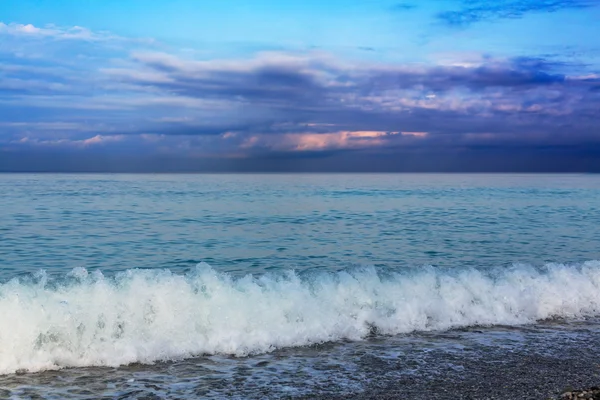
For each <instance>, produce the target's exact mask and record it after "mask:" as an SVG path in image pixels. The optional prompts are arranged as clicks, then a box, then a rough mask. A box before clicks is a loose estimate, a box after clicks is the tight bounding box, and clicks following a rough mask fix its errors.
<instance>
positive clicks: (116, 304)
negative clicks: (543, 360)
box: [0, 261, 600, 374]
mask: <svg viewBox="0 0 600 400" xmlns="http://www.w3.org/2000/svg"><path fill="white" fill-rule="evenodd" d="M599 313H600V261H589V262H586V263H583V264H579V265H562V264H549V265H545V266H543V267H539V268H536V267H533V266H528V265H514V266H512V267H509V268H502V269H500V268H498V269H493V270H477V269H455V270H450V269H438V268H433V267H428V268H423V269H419V270H410V271H408V270H407V271H403V272H391V271H383V270H378V269H376V268H359V269H351V270H345V271H338V272H313V273H296V272H294V271H285V272H281V273H276V274H275V273H274V274H265V275H260V276H252V275H247V276H245V277H239V278H234V277H231V276H229V275H227V274H224V273H220V272H217V271H215V270H214V269H212V268H211V267H210V266H208V265H207V264H205V263H202V264H200V265H198V266H197V267H196V268H195V269H194V270H193V271H191V272H189V273H187V274H185V275H180V274H175V273H172V272H170V271H168V270H158V271H157V270H127V271H124V272H122V273H119V274H117V275H115V276H113V277H106V276H104V275H102V274H101V273H100V272H98V271H96V272H88V271H86V270H85V269H75V270H73V271H72V272H71V273H69V274H68V275H67V276H64V277H62V278H61V279H58V280H54V279H51V278H50V277H49V276H47V275H46V274H45V273H43V272H40V273H39V274H37V275H36V277H35V278H31V279H13V280H12V281H10V282H7V283H4V284H1V285H0V374H8V373H14V372H16V371H19V370H27V371H40V370H45V369H56V368H62V367H82V366H118V365H123V364H129V363H133V362H141V363H151V362H154V361H159V360H171V359H180V358H184V357H190V356H194V355H200V354H231V355H236V356H243V355H248V354H254V353H261V352H268V351H272V350H274V349H276V348H281V347H289V346H303V345H309V344H314V343H321V342H327V341H336V340H341V339H350V340H359V339H361V338H364V337H366V336H368V335H369V334H370V332H372V331H373V330H376V331H377V332H378V333H382V334H398V333H407V332H412V331H428V330H445V329H450V328H457V327H466V326H473V325H497V324H502V325H519V324H526V323H532V322H535V321H537V320H541V319H547V318H552V317H559V318H571V317H583V316H594V315H596V314H599Z"/></svg>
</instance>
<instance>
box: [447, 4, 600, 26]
mask: <svg viewBox="0 0 600 400" xmlns="http://www.w3.org/2000/svg"><path fill="white" fill-rule="evenodd" d="M598 5H600V2H599V1H598V0H498V1H488V0H463V1H462V8H461V9H459V10H451V11H444V12H442V13H439V14H438V15H437V18H438V19H439V20H441V21H442V22H444V23H445V24H448V25H450V26H455V27H467V26H469V25H472V24H474V23H477V22H481V21H493V20H498V19H516V18H522V17H523V16H525V15H526V14H528V13H534V12H538V13H539V12H546V13H552V12H558V11H562V10H568V9H584V8H589V7H594V6H598Z"/></svg>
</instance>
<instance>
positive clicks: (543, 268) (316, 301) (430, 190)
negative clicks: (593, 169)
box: [0, 174, 600, 398]
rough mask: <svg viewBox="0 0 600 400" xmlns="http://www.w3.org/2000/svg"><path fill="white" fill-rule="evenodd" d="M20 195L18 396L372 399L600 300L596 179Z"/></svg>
mask: <svg viewBox="0 0 600 400" xmlns="http://www.w3.org/2000/svg"><path fill="white" fill-rule="evenodd" d="M0 202H1V207H0V266H1V269H0V282H1V283H0V373H3V374H5V375H3V376H2V377H1V378H0V388H3V389H0V390H7V391H8V392H4V393H5V394H6V395H7V396H8V395H11V396H13V397H14V398H27V397H35V396H37V395H41V396H44V397H49V398H62V397H65V396H76V397H84V396H88V397H89V398H97V397H99V396H108V397H118V396H125V397H127V396H129V397H131V398H135V397H139V396H142V395H144V396H159V397H160V398H173V397H197V396H200V395H201V396H215V397H222V396H234V395H235V396H238V397H240V398H247V397H264V396H268V397H282V396H283V397H285V396H311V395H315V394H322V395H324V394H331V395H333V394H337V395H350V394H355V393H361V392H363V391H364V390H366V388H367V387H368V386H369V385H371V384H373V382H377V381H378V380H380V379H383V377H387V378H386V379H392V378H393V377H397V376H400V375H402V376H404V375H406V374H409V375H410V374H417V375H419V377H421V378H423V376H425V377H426V376H429V375H428V374H434V375H435V374H436V373H441V372H440V371H442V370H444V371H449V370H448V368H450V370H451V369H452V368H454V367H453V365H454V364H452V363H453V362H454V361H452V360H454V358H453V357H455V356H456V355H453V354H455V353H453V352H456V351H458V352H459V353H457V354H468V355H469V357H471V359H477V357H481V356H483V355H484V354H486V353H489V352H490V351H494V352H500V353H501V352H502V351H506V352H514V351H515V349H519V348H523V347H522V346H525V347H527V348H528V349H530V348H531V343H532V340H533V339H531V338H532V337H535V340H533V342H535V343H536V344H535V347H536V349H537V350H536V352H539V353H544V352H552V351H553V350H552V349H553V348H554V347H555V346H557V345H558V344H557V343H567V342H568V341H569V340H570V339H569V338H575V339H573V340H581V338H583V337H586V335H591V334H590V333H589V332H592V331H594V332H595V330H596V329H597V328H596V323H595V322H593V321H595V318H596V317H598V316H599V314H600V290H599V289H600V262H598V261H594V260H599V259H600V254H599V253H600V248H599V246H598V243H599V239H600V228H599V227H600V213H599V212H598V211H599V207H600V176H596V175H368V174H365V175H341V174H340V175H68V174H65V175H52V174H41V175H34V174H4V175H0ZM548 318H550V319H552V320H554V321H556V322H553V323H551V324H549V323H547V322H546V323H544V324H543V325H539V324H538V325H536V322H537V321H540V320H547V319H548ZM582 318H583V319H586V322H580V323H579V324H583V325H584V327H583V328H581V327H580V325H576V326H579V327H580V328H577V329H579V330H577V329H576V330H573V326H574V325H573V324H574V322H573V321H576V320H578V321H581V320H582ZM532 324H533V325H532ZM482 325H484V326H489V327H490V328H484V329H483V330H481V332H479V331H480V330H479V328H478V332H477V333H473V332H472V330H473V328H472V327H473V326H482ZM500 325H501V326H504V328H499V327H498V326H500ZM511 327H512V328H511ZM456 328H461V329H466V331H457V330H456ZM574 332H575V333H574ZM532 335H533V336H532ZM573 335H574V336H573ZM556 338H559V339H560V340H555V339H556ZM583 342H585V340H584V341H583ZM524 343H525V344H524ZM528 343H529V344H528ZM519 346H521V347H519ZM466 348H469V349H470V350H468V351H467V353H464V352H465V351H466V350H465V349H466ZM562 348H564V346H563V347H562ZM528 351H529V350H528ZM500 353H499V354H500ZM423 354H428V356H427V357H434V358H435V357H438V358H437V359H438V360H439V361H440V362H442V363H443V364H444V365H445V367H444V368H442V369H439V368H438V369H436V368H433V367H431V366H430V365H429V363H431V358H427V361H426V364H422V363H421V361H419V360H421V359H422V357H421V355H423ZM420 357H421V358H420ZM456 357H459V356H456ZM499 357H500V359H501V358H502V357H501V356H499ZM459 358H460V357H459ZM389 360H394V361H393V362H392V361H389ZM455 361H456V360H455ZM131 363H133V364H131ZM448 363H450V364H452V365H450V364H448ZM149 364H152V365H149ZM423 365H427V366H426V367H424V366H423ZM449 365H450V367H448V366H449ZM65 367H67V369H63V370H59V371H49V370H53V369H56V368H59V369H60V368H65ZM456 368H459V369H460V368H461V366H460V362H458V363H457V364H456ZM26 371H40V372H38V373H25V374H24V375H14V372H18V373H19V374H21V373H23V372H26ZM44 371H45V372H44ZM381 371H384V372H381ZM436 371H437V372H436ZM388 374H391V375H390V376H388ZM395 374H396V375H395ZM398 374H399V375H398ZM403 374H404V375H403ZM84 388H85V389H84ZM128 393H129V394H128ZM2 396H3V395H2V393H0V397H2Z"/></svg>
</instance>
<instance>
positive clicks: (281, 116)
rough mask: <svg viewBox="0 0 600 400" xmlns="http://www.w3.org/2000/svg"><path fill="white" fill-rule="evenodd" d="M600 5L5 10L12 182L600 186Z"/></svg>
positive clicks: (0, 163) (442, 1)
mask: <svg viewBox="0 0 600 400" xmlns="http://www.w3.org/2000/svg"><path fill="white" fill-rule="evenodd" d="M599 38H600V0H496V1H487V0H413V1H411V0H407V1H405V2H398V1H394V0H390V1H388V0H343V1H342V0H327V1H323V0H319V1H317V0H303V1H297V0H287V1H279V0H277V1H276V0H253V1H250V0H245V1H242V0H219V1H216V0H215V1H211V0H205V1H202V2H199V1H196V0H169V1H165V0H143V1H142V0H53V1H51V2H50V1H45V0H2V1H0V172H1V171H4V172H11V171H32V172H46V171H47V172H600V39H599Z"/></svg>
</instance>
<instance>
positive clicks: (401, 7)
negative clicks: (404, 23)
mask: <svg viewBox="0 0 600 400" xmlns="http://www.w3.org/2000/svg"><path fill="white" fill-rule="evenodd" d="M416 8H417V6H416V5H415V4H412V3H398V4H394V5H393V6H392V7H391V9H392V11H399V12H402V11H412V10H414V9H416Z"/></svg>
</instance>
